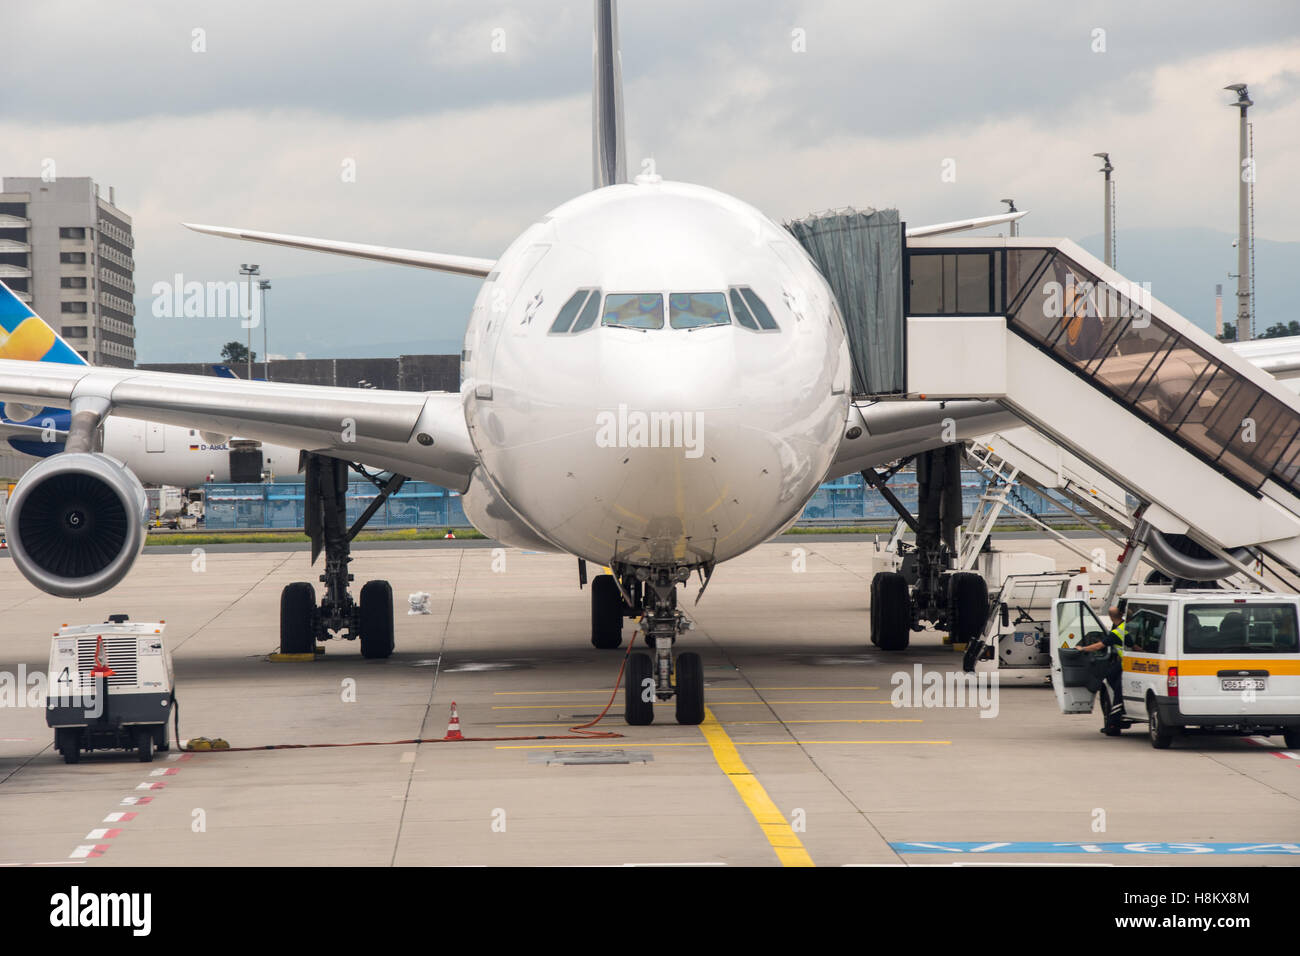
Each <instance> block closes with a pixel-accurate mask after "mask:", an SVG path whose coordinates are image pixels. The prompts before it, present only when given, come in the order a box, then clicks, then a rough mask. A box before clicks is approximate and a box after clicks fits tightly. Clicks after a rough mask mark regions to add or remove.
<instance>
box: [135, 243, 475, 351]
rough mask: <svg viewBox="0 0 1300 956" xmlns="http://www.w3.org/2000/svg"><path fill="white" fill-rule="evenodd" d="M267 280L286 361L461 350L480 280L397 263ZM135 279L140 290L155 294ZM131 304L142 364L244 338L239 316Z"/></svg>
mask: <svg viewBox="0 0 1300 956" xmlns="http://www.w3.org/2000/svg"><path fill="white" fill-rule="evenodd" d="M267 278H269V279H270V280H271V288H270V289H269V290H268V291H267V293H266V315H267V331H268V333H269V342H268V347H269V349H270V352H271V354H272V355H283V356H285V357H287V358H294V357H296V356H298V354H299V353H302V354H303V355H304V356H305V357H307V358H385V357H388V356H394V355H402V354H408V355H421V354H452V353H459V352H460V350H461V347H462V344H463V342H464V336H465V326H466V324H467V323H468V321H469V313H470V309H471V308H472V307H473V305H474V297H475V296H476V295H477V294H478V289H479V284H480V283H479V282H478V281H477V280H475V279H472V278H466V277H464V276H452V275H443V274H440V273H436V272H431V271H429V270H428V269H412V268H403V267H398V266H391V267H390V266H384V267H379V268H374V269H362V270H356V271H348V272H337V273H328V274H325V275H311V276H296V277H295V276H288V277H283V276H268V277H267ZM137 282H140V283H141V285H140V291H141V293H149V292H151V291H152V290H151V289H150V288H149V286H148V285H147V284H145V283H143V282H142V281H141V280H140V277H138V276H137ZM135 302H136V346H135V347H136V354H137V361H139V362H208V361H211V362H216V361H219V360H220V357H221V347H222V345H224V344H225V343H227V342H229V341H231V340H232V339H234V340H237V341H239V342H247V341H248V331H247V330H246V329H243V328H241V327H240V324H239V320H238V318H233V319H231V318H205V319H199V318H157V317H155V316H154V314H153V298H152V296H151V295H148V294H141V295H137V296H136V300H135ZM253 351H255V352H256V353H257V354H258V357H259V358H260V357H261V354H262V330H261V328H256V329H253Z"/></svg>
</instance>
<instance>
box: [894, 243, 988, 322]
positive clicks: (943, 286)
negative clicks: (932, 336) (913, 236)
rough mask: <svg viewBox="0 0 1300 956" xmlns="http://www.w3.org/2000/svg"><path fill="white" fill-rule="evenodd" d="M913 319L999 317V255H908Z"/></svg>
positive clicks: (910, 313) (914, 252)
mask: <svg viewBox="0 0 1300 956" xmlns="http://www.w3.org/2000/svg"><path fill="white" fill-rule="evenodd" d="M907 269H908V278H909V280H910V291H909V294H908V308H907V311H908V314H909V315H996V314H998V312H999V311H1000V308H1001V303H1000V302H999V301H998V299H999V298H1000V296H999V295H998V291H999V282H998V280H999V279H1000V278H1001V269H1002V266H1001V259H1000V256H999V253H998V252H996V251H988V252H986V251H978V252H958V253H952V252H944V253H935V252H925V251H923V250H919V249H917V250H911V251H909V252H908V254H907Z"/></svg>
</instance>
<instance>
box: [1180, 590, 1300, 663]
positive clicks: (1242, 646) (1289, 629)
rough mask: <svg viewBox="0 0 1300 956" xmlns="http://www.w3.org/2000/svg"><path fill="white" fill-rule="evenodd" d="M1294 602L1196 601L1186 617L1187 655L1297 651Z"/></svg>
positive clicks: (1286, 652) (1291, 652) (1184, 630)
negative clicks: (1232, 602) (1225, 602)
mask: <svg viewBox="0 0 1300 956" xmlns="http://www.w3.org/2000/svg"><path fill="white" fill-rule="evenodd" d="M1297 633H1298V632H1297V628H1296V609H1295V606H1294V605H1292V604H1262V603H1260V604H1257V603H1255V602H1253V601H1252V602H1250V603H1244V602H1243V603H1241V604H1235V603H1234V604H1197V605H1193V606H1191V607H1188V608H1187V610H1186V613H1185V615H1184V617H1183V653H1184V654H1295V653H1297V652H1300V642H1297V637H1296V635H1297Z"/></svg>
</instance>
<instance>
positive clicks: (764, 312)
mask: <svg viewBox="0 0 1300 956" xmlns="http://www.w3.org/2000/svg"><path fill="white" fill-rule="evenodd" d="M731 311H733V312H735V313H736V321H737V322H739V323H740V324H741V325H743V326H744V327H745V328H747V329H753V330H754V331H755V332H759V331H762V332H775V331H777V330H778V328H779V327H778V326H777V324H776V319H774V318H773V317H772V312H771V310H769V309H768V307H767V306H766V305H765V304H764V302H763V300H762V299H760V298H759V297H758V293H757V292H755V291H754V290H753V289H751V288H750V287H749V286H747V285H741V286H732V288H731Z"/></svg>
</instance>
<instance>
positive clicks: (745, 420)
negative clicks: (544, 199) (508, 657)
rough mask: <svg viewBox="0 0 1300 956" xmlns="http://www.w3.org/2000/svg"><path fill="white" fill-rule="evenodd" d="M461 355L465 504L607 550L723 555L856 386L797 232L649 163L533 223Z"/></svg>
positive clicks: (770, 516)
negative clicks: (469, 450) (473, 453)
mask: <svg viewBox="0 0 1300 956" xmlns="http://www.w3.org/2000/svg"><path fill="white" fill-rule="evenodd" d="M588 290H589V291H588ZM764 313H766V314H764ZM463 359H464V363H463V377H462V386H461V390H462V395H463V398H464V403H465V414H466V421H467V424H468V426H469V432H470V436H471V439H472V441H473V443H474V446H475V448H476V450H477V452H478V454H479V457H480V460H481V467H480V472H481V474H479V475H476V476H475V485H474V486H472V487H471V490H470V493H469V494H468V495H467V496H466V501H465V504H466V509H467V512H468V513H469V515H470V517H471V519H472V520H474V521H475V523H476V524H477V525H479V526H480V527H481V528H483V529H484V530H486V531H488V532H489V533H495V534H496V535H498V536H505V537H507V538H508V537H509V529H510V528H511V527H513V526H518V525H522V526H523V528H522V529H521V530H522V531H523V533H522V534H520V535H517V536H516V538H517V539H518V541H517V543H520V544H525V545H535V544H537V543H538V541H540V542H542V543H546V544H550V545H551V546H553V547H555V548H557V549H560V550H563V551H567V552H569V553H572V554H576V555H578V556H579V557H583V558H586V559H588V560H592V561H597V562H602V563H608V562H610V561H611V560H614V559H617V560H619V561H624V562H627V563H629V564H635V565H654V566H661V565H678V566H680V565H686V566H691V565H698V564H703V563H707V562H709V561H714V560H717V561H721V560H726V559H727V558H730V557H734V556H736V555H738V554H741V553H743V552H744V551H747V550H748V549H750V548H752V547H754V546H755V545H757V544H759V543H761V542H762V541H765V540H767V539H768V538H769V537H771V535H773V534H775V533H777V532H779V531H780V530H782V529H783V528H784V527H787V526H788V525H790V524H791V523H793V521H794V520H795V519H796V518H797V517H798V516H799V514H800V512H801V510H802V509H803V506H804V504H805V503H806V502H807V500H808V499H809V497H811V496H812V494H813V493H814V492H815V491H816V490H817V487H818V485H819V484H820V482H821V481H822V480H823V478H824V476H825V475H826V472H827V470H828V468H829V467H830V464H831V461H832V459H833V457H834V455H835V452H836V449H837V448H838V446H839V443H840V441H841V438H842V435H843V431H844V422H845V419H846V416H847V413H848V404H849V400H850V389H849V378H850V366H849V353H848V347H847V340H846V335H845V330H844V323H843V320H842V318H841V317H840V315H839V312H838V310H837V308H836V306H835V304H834V297H833V296H832V294H831V292H830V289H829V287H828V286H827V284H826V282H825V280H824V279H823V278H822V276H821V274H820V273H819V272H818V270H817V268H816V267H815V266H814V264H813V262H812V260H811V259H809V258H808V256H807V255H806V254H805V252H804V251H803V249H802V247H800V246H799V244H798V243H797V242H796V241H795V239H794V238H793V236H791V235H790V233H789V232H787V231H786V230H785V229H783V228H781V227H780V226H778V225H777V224H776V223H774V222H772V221H771V220H770V219H768V218H767V217H765V216H763V215H762V214H761V213H760V212H758V211H757V210H756V209H754V208H752V207H750V206H748V205H746V204H745V203H742V202H740V201H739V200H737V199H734V198H732V197H730V196H727V195H725V194H723V193H720V192H716V191H714V190H710V189H706V188H704V187H700V186H693V185H687V184H682V183H669V182H662V181H660V180H658V179H657V178H656V177H648V178H646V177H643V178H641V179H638V181H637V182H636V183H629V184H621V185H617V186H611V187H607V188H604V189H599V190H596V191H594V192H591V193H587V194H585V195H583V196H580V197H578V198H576V199H574V200H572V201H570V202H568V203H565V204H564V205H562V206H560V207H558V208H557V209H555V210H553V211H552V212H551V213H549V214H548V215H547V216H545V217H544V218H543V219H542V221H541V222H539V223H536V224H534V225H533V226H531V227H530V228H529V229H528V230H527V231H525V232H524V233H523V234H522V235H521V236H520V237H519V238H518V239H517V240H516V241H515V242H514V243H513V244H512V245H511V246H510V248H509V249H508V250H507V251H506V252H505V254H504V255H503V256H502V257H501V258H500V259H499V260H498V263H497V267H496V270H495V271H494V272H493V273H492V275H490V276H488V279H487V281H485V282H484V284H483V287H482V289H481V290H480V292H479V296H478V299H477V301H476V302H475V305H474V310H473V314H472V316H471V319H470V322H469V327H468V330H467V333H466V339H465V352H464V354H463ZM505 511H508V512H510V515H509V516H508V517H509V519H510V520H508V521H504V522H503V521H502V520H501V519H502V518H503V512H505ZM485 526H486V527H485ZM527 532H531V534H528V533H527ZM512 543H515V542H512Z"/></svg>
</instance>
